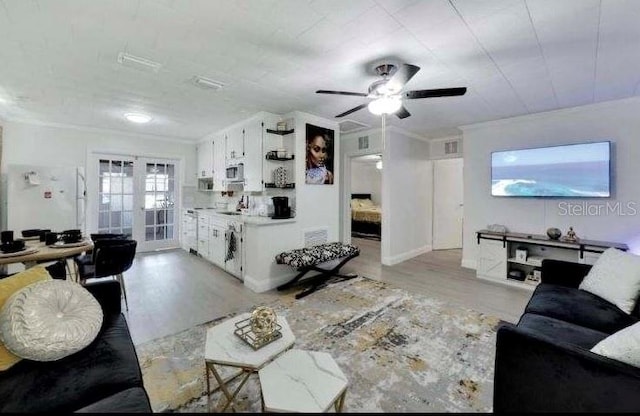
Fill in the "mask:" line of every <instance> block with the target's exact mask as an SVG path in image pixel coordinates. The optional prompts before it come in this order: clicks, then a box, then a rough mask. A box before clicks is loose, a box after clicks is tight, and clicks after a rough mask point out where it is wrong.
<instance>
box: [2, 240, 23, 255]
mask: <svg viewBox="0 0 640 416" xmlns="http://www.w3.org/2000/svg"><path fill="white" fill-rule="evenodd" d="M24 247H25V244H24V241H22V240H14V241H8V242H5V243H2V244H1V245H0V251H2V252H3V253H16V252H18V251H21V250H24Z"/></svg>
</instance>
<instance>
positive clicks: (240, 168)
mask: <svg viewBox="0 0 640 416" xmlns="http://www.w3.org/2000/svg"><path fill="white" fill-rule="evenodd" d="M226 180H227V182H242V181H244V164H242V163H238V164H237V165H230V166H227V175H226Z"/></svg>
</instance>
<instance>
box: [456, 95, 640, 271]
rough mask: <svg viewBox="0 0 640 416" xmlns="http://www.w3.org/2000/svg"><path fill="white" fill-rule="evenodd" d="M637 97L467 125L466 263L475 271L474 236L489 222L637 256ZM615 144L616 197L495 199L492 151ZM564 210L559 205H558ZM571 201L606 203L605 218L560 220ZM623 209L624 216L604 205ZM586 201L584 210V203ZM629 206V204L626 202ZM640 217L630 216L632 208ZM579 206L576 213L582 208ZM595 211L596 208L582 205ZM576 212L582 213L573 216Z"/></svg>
mask: <svg viewBox="0 0 640 416" xmlns="http://www.w3.org/2000/svg"><path fill="white" fill-rule="evenodd" d="M638 114H640V99H638V98H631V99H626V100H618V101H610V102H606V103H599V104H594V105H589V106H582V107H575V108H571V109H564V110H557V111H551V112H546V113H540V114H535V115H530V116H522V117H515V118H511V119H505V120H500V121H495V122H488V123H482V124H476V125H470V126H465V127H462V129H463V131H464V144H465V146H464V200H465V221H464V242H463V266H465V267H471V268H475V261H476V254H477V244H476V241H475V232H476V231H477V230H480V229H483V228H486V226H487V225H488V224H492V223H499V224H503V225H506V226H507V228H508V229H509V230H511V231H514V232H525V233H535V234H545V231H546V229H547V228H549V227H558V228H560V229H561V230H562V231H563V234H564V233H565V232H566V230H567V229H568V227H569V226H573V227H574V230H575V231H576V233H577V235H578V237H581V238H586V239H593V240H605V241H613V242H623V243H627V244H628V245H629V246H630V249H631V251H634V252H636V253H640V186H639V185H638V178H639V175H638V171H639V166H640V163H639V162H640V117H638ZM602 140H611V141H612V142H613V146H612V149H613V151H612V160H613V163H612V173H613V176H612V181H613V193H612V197H611V198H607V199H584V200H575V199H532V198H504V197H492V196H491V162H490V155H491V152H492V151H496V150H506V149H520V148H528V147H538V146H549V145H558V144H565V143H579V142H587V141H602ZM561 203H562V204H563V205H559V204H561ZM567 203H572V204H581V205H580V206H588V205H591V206H594V205H595V206H597V205H600V206H604V209H600V208H595V211H598V210H600V211H601V215H590V216H589V215H562V214H564V213H566V211H567V209H566V207H567V205H566V204H567ZM616 203H620V204H621V210H622V211H621V214H627V215H618V214H617V213H615V212H609V213H607V209H606V205H607V204H609V205H610V206H614V204H616ZM585 204H587V205H585ZM627 204H629V205H627ZM634 207H635V210H637V214H638V215H630V214H633V210H632V209H629V208H634ZM579 209H581V208H578V210H579ZM585 209H591V208H585ZM574 212H576V213H579V212H578V211H574Z"/></svg>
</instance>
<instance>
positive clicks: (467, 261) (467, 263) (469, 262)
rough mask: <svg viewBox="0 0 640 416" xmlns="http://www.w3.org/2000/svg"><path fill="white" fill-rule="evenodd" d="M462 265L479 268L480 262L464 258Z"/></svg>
mask: <svg viewBox="0 0 640 416" xmlns="http://www.w3.org/2000/svg"><path fill="white" fill-rule="evenodd" d="M461 266H462V267H466V268H467V269H473V270H475V269H477V268H478V262H477V261H476V260H470V259H462V265H461Z"/></svg>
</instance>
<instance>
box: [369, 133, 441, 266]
mask: <svg viewBox="0 0 640 416" xmlns="http://www.w3.org/2000/svg"><path fill="white" fill-rule="evenodd" d="M385 142H386V143H385V150H384V153H383V157H382V158H383V160H384V164H383V169H382V184H383V185H382V186H383V189H382V211H383V223H382V236H383V237H382V246H383V247H382V263H383V264H386V265H392V264H396V263H399V262H402V261H405V260H408V259H410V258H412V257H415V256H417V255H419V254H422V253H425V252H427V251H430V250H431V235H432V231H431V218H432V197H433V167H432V162H431V161H429V160H428V159H429V142H426V141H422V140H417V139H416V138H414V137H410V136H408V135H406V134H404V133H402V132H400V131H398V130H395V129H389V131H388V133H387V136H386V139H385Z"/></svg>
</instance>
